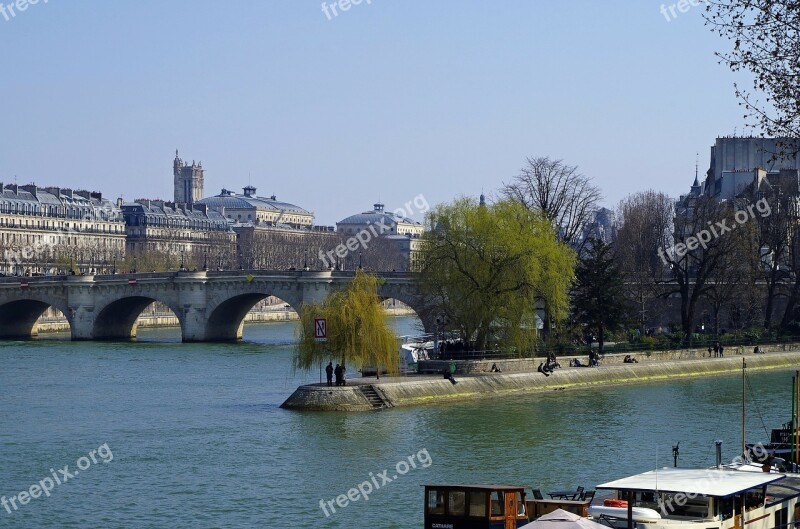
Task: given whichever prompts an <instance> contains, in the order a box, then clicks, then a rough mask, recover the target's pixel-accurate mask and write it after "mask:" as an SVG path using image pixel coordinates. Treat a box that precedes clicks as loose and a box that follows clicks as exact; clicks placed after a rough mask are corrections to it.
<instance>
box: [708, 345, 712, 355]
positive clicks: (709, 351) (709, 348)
mask: <svg viewBox="0 0 800 529" xmlns="http://www.w3.org/2000/svg"><path fill="white" fill-rule="evenodd" d="M711 350H712V349H711V346H710V345H709V346H708V357H709V358H711Z"/></svg>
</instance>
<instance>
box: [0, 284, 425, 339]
mask: <svg viewBox="0 0 800 529" xmlns="http://www.w3.org/2000/svg"><path fill="white" fill-rule="evenodd" d="M354 274H355V273H354V272H338V271H336V272H331V271H324V272H316V271H312V272H308V271H302V270H300V271H265V270H249V271H248V270H242V271H234V272H165V273H148V274H118V275H103V276H100V275H95V276H49V277H24V278H21V277H5V278H0V339H12V338H13V339H19V338H28V337H31V336H32V335H35V334H36V326H37V323H36V322H37V320H38V318H39V316H41V315H42V314H43V313H44V311H45V310H47V308H48V307H54V308H56V309H58V310H60V311H61V312H62V313H63V314H64V316H65V317H66V319H67V321H68V322H69V325H70V333H71V336H72V339H73V340H130V339H131V338H134V337H136V322H137V318H138V316H139V314H141V313H142V311H143V310H144V309H145V308H146V307H147V306H148V305H150V304H151V303H153V302H154V301H158V302H161V303H163V304H164V305H166V306H167V307H169V308H170V309H171V310H172V311H173V312H174V313H175V315H176V316H177V318H178V321H179V322H180V326H181V336H182V338H183V341H184V342H215V341H216V342H219V341H236V340H240V339H241V338H242V327H243V322H244V317H245V315H246V314H247V312H248V311H249V310H250V309H251V308H253V306H255V305H256V303H258V302H259V301H261V300H262V299H264V298H266V297H268V296H276V297H278V298H280V299H282V300H284V301H285V302H286V303H287V304H289V305H290V306H291V307H292V308H293V309H294V310H295V311H299V310H300V307H301V306H302V305H303V303H314V302H320V301H322V300H323V299H324V298H325V296H326V295H327V294H328V293H329V292H332V291H334V290H336V289H340V288H343V287H346V286H347V285H348V284H349V283H350V282H351V281H352V279H353V276H354ZM380 277H381V278H382V281H381V283H382V284H381V285H380V286H379V292H378V293H379V295H380V296H381V297H382V298H384V299H389V298H394V299H397V300H399V301H402V302H403V303H406V304H407V305H409V306H410V307H411V308H413V309H414V310H416V311H417V314H418V315H419V316H420V318H421V319H422V321H423V325H424V326H425V328H426V330H431V331H432V329H433V325H431V324H430V322H428V321H427V320H429V319H430V318H428V317H426V316H425V313H426V311H425V310H424V302H423V299H422V296H421V295H420V293H419V290H418V288H417V285H416V282H415V280H414V276H413V274H411V273H397V272H392V273H386V274H381V275H380Z"/></svg>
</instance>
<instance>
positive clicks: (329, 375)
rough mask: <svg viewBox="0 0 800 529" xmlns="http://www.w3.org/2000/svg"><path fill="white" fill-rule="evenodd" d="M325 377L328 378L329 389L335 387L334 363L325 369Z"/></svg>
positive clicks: (330, 363)
mask: <svg viewBox="0 0 800 529" xmlns="http://www.w3.org/2000/svg"><path fill="white" fill-rule="evenodd" d="M325 376H326V377H327V378H328V387H330V386H333V362H328V366H327V367H326V368H325Z"/></svg>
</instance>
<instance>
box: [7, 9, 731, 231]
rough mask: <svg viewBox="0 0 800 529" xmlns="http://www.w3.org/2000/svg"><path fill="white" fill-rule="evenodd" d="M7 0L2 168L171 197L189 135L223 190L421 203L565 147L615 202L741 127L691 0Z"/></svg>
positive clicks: (664, 187) (504, 177)
mask: <svg viewBox="0 0 800 529" xmlns="http://www.w3.org/2000/svg"><path fill="white" fill-rule="evenodd" d="M21 1H24V0H21ZM29 1H30V0H29ZM10 3H11V1H10V0H0V4H2V8H0V49H2V50H3V52H2V53H1V54H0V87H2V89H0V181H2V182H5V183H13V182H15V181H16V182H17V183H19V184H26V183H35V184H37V185H40V186H50V185H53V186H61V187H72V188H75V189H90V190H96V191H101V192H102V193H103V195H104V196H106V197H110V198H116V197H119V196H122V197H124V198H125V200H128V201H130V200H133V199H136V198H164V199H171V198H172V192H173V188H172V160H173V158H174V156H175V149H179V151H180V155H181V157H182V158H183V159H184V160H188V161H190V162H191V161H192V160H197V161H202V163H203V167H204V168H205V195H206V196H211V195H215V194H218V193H219V192H220V190H221V189H222V188H223V187H224V188H227V189H232V190H234V191H237V192H239V193H241V192H242V190H241V188H243V187H244V186H246V185H248V183H250V184H252V185H253V186H255V187H256V188H257V189H258V191H257V192H258V194H259V195H262V196H269V195H273V194H274V195H276V196H277V198H278V199H279V200H284V201H287V202H291V203H294V204H297V205H299V206H301V207H304V208H306V209H308V210H310V211H313V212H314V213H315V217H316V219H315V221H316V223H317V224H323V225H333V224H334V223H335V222H337V221H338V220H341V219H343V218H344V217H347V216H349V215H351V214H354V213H357V212H359V211H365V210H369V209H372V205H373V204H374V203H375V202H376V201H381V202H383V203H385V204H386V208H387V209H395V208H399V207H403V208H404V209H406V212H407V213H408V214H410V216H412V217H414V218H417V219H421V218H422V215H421V213H422V212H421V211H419V209H420V208H417V207H415V206H414V205H413V204H411V207H408V208H406V207H405V206H404V204H407V203H409V202H410V201H412V200H413V199H414V198H415V197H419V196H420V195H422V196H424V198H425V202H426V203H428V204H429V205H431V206H433V205H435V204H437V203H441V202H447V201H451V200H453V199H454V198H456V197H459V196H462V195H469V196H476V197H477V195H479V194H480V193H481V191H484V192H485V193H486V194H487V195H489V196H490V197H491V196H493V195H495V194H496V192H497V190H498V189H499V188H500V187H502V185H503V183H504V182H508V181H510V179H511V178H513V176H514V175H516V174H518V173H519V169H520V167H522V165H523V164H524V162H525V159H526V157H528V156H533V157H535V156H550V157H552V158H557V159H563V160H564V161H565V162H566V163H568V164H571V165H577V166H578V167H579V168H580V170H581V172H582V173H584V174H586V175H587V176H590V177H592V178H593V179H594V181H595V183H596V184H597V185H598V186H599V187H600V188H601V190H602V192H603V195H604V197H605V198H604V200H603V203H604V205H606V206H607V207H611V208H612V209H613V208H614V207H616V205H617V204H618V203H619V201H620V200H621V199H623V198H624V197H625V196H627V195H629V194H631V193H635V192H637V191H644V190H647V189H657V190H659V191H664V192H666V193H668V194H670V195H672V196H676V197H677V196H678V195H679V194H681V193H686V192H687V191H688V190H689V187H690V186H691V184H692V180H693V179H694V174H695V162H696V159H697V154H698V153H699V164H700V174H701V178H702V175H703V173H704V171H705V170H706V169H707V168H708V165H709V149H710V146H711V145H712V144H713V143H714V139H715V138H716V137H718V136H722V135H731V134H734V133H735V132H738V133H740V134H741V133H742V132H743V131H744V125H745V122H744V118H743V116H742V114H743V112H742V110H741V109H740V107H739V105H738V102H737V100H736V98H735V95H734V90H733V83H734V82H735V81H736V80H737V79H736V78H735V77H734V74H732V73H730V72H729V71H728V69H727V68H726V67H725V66H723V65H720V64H718V60H717V58H716V57H715V56H714V52H715V51H721V50H725V49H727V47H728V46H729V43H728V42H726V41H723V40H721V39H720V38H719V37H718V36H716V35H714V34H712V33H711V32H710V31H709V30H708V28H707V27H704V23H703V22H704V21H703V19H702V11H703V6H702V5H701V6H697V7H692V8H691V9H689V11H688V12H686V13H681V12H680V11H678V10H675V9H674V10H673V12H674V13H675V14H676V16H675V17H673V16H672V15H671V14H670V13H669V9H668V8H669V6H670V5H675V4H677V0H675V1H674V2H673V1H672V0H669V1H667V2H662V1H661V0H658V1H651V0H617V1H607V0H557V1H556V0H548V1H544V0H493V1H488V0H483V1H477V0H435V1H434V0H362V2H361V3H360V4H358V5H350V8H349V9H348V10H346V11H342V10H341V9H340V8H339V7H336V9H335V11H334V9H333V6H331V5H330V4H332V3H333V4H335V2H330V1H329V2H327V3H326V4H325V5H326V7H327V14H326V11H325V10H323V6H322V3H321V2H320V0H258V1H256V0H228V1H225V2H221V1H219V0H214V1H206V0H169V1H160V2H159V1H153V0H137V1H135V2H134V1H126V0H116V1H101V0H94V1H88V0H39V2H38V3H37V4H35V5H28V6H27V9H25V10H24V11H22V12H18V11H14V13H13V15H12V14H11V13H10V12H9V6H8V4H10ZM662 5H664V6H665V8H667V9H666V10H665V11H664V12H663V13H662V11H661V6H662ZM668 19H669V20H668ZM420 203H422V202H421V201H419V200H418V201H417V204H420Z"/></svg>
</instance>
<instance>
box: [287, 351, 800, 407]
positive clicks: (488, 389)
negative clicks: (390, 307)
mask: <svg viewBox="0 0 800 529" xmlns="http://www.w3.org/2000/svg"><path fill="white" fill-rule="evenodd" d="M744 358H745V359H746V361H747V369H748V371H749V372H751V371H763V370H770V369H789V368H794V367H798V368H800V351H793V352H774V353H768V354H760V355H754V354H746V355H744ZM741 369H742V356H741V355H731V356H726V357H725V358H705V359H695V360H673V361H661V362H655V361H640V363H638V364H612V365H602V366H600V367H597V368H589V367H585V368H562V369H558V370H556V371H555V372H554V373H553V374H552V375H551V376H549V377H546V376H544V375H543V374H542V373H538V372H522V373H500V374H497V373H481V374H473V375H457V376H456V380H457V382H458V383H457V384H452V383H450V381H448V380H445V379H444V378H442V376H441V375H439V376H425V375H416V376H409V377H405V378H389V379H381V380H376V379H375V378H361V379H351V380H348V381H347V383H348V385H347V386H344V387H326V386H325V385H318V384H312V385H307V386H301V387H299V388H297V390H296V391H295V392H294V393H293V394H292V395H291V396H290V397H289V398H288V399H287V400H286V402H284V403H283V404H282V405H281V407H283V408H288V409H296V410H317V411H367V410H373V409H377V408H381V407H400V406H416V405H421V404H435V403H442V402H452V401H458V400H468V399H479V398H487V397H499V396H511V395H524V394H527V393H533V392H539V391H553V390H555V389H562V388H563V389H571V388H581V387H593V386H605V385H618V384H637V383H647V382H654V381H665V380H668V379H675V378H689V377H705V376H718V375H726V374H732V373H736V372H739V371H741Z"/></svg>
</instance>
